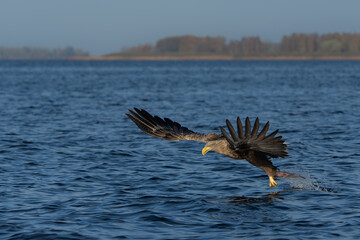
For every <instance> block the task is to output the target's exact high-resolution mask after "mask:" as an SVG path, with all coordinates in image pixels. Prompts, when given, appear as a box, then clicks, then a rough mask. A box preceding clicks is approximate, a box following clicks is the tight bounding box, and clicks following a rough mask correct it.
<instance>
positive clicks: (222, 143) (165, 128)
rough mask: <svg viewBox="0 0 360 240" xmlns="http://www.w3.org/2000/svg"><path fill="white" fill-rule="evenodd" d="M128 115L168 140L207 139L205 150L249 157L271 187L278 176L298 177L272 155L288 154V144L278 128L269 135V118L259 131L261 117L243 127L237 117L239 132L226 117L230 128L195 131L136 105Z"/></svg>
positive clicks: (203, 140) (139, 124)
mask: <svg viewBox="0 0 360 240" xmlns="http://www.w3.org/2000/svg"><path fill="white" fill-rule="evenodd" d="M129 112H130V113H127V114H126V116H128V117H129V118H130V119H131V120H132V121H133V122H134V123H135V124H136V125H137V126H138V127H139V128H140V129H141V130H142V131H143V132H144V133H146V134H148V135H150V136H153V137H158V138H162V139H165V140H168V141H181V140H190V141H198V142H204V143H206V144H205V147H204V148H203V149H202V154H203V155H205V154H206V153H207V152H209V151H214V152H217V153H220V154H222V155H225V156H227V157H230V158H233V159H245V160H246V161H248V162H249V163H250V164H252V165H254V166H255V167H258V168H261V169H262V170H263V171H265V173H266V174H267V175H268V177H269V181H270V184H269V186H270V187H276V186H277V183H276V181H275V177H297V175H294V174H290V173H287V172H281V171H279V169H278V168H277V167H275V166H274V165H273V164H272V162H271V161H270V158H277V157H282V158H283V157H286V156H287V152H286V151H287V145H286V144H285V142H284V141H283V140H281V138H282V137H281V136H276V134H277V133H278V130H276V131H274V132H273V133H271V134H268V135H266V133H267V131H268V130H269V125H270V124H269V122H267V123H266V124H265V126H264V128H263V129H262V130H261V131H260V133H258V131H259V119H258V118H256V120H255V123H254V126H253V128H252V129H251V123H250V119H249V117H247V118H246V120H245V127H244V128H243V125H242V122H241V120H240V118H239V117H238V118H237V121H236V125H237V132H236V131H235V129H234V127H233V126H232V124H231V123H230V121H229V120H226V125H227V128H228V131H229V133H230V135H229V134H228V132H227V131H226V130H225V129H224V128H222V127H220V130H221V133H220V134H216V133H209V134H201V133H197V132H193V131H191V130H189V129H188V128H186V127H183V126H181V125H180V124H179V123H177V122H174V121H172V120H170V119H169V118H164V119H162V118H160V117H158V116H153V115H151V114H150V113H148V112H147V111H145V110H144V109H138V108H134V111H133V110H129Z"/></svg>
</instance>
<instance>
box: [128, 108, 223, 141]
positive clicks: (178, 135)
mask: <svg viewBox="0 0 360 240" xmlns="http://www.w3.org/2000/svg"><path fill="white" fill-rule="evenodd" d="M134 110H135V111H132V110H130V109H129V112H130V114H128V113H127V114H126V116H127V117H128V118H130V120H132V121H133V122H134V123H135V124H136V126H138V128H140V129H141V130H142V131H143V132H144V133H146V134H148V135H150V136H153V137H158V138H162V139H165V140H168V141H181V140H192V141H200V142H207V141H208V140H209V139H214V138H217V137H219V136H218V135H217V134H214V133H210V134H206V135H205V134H200V133H196V132H193V131H191V130H189V129H188V128H187V127H183V126H181V125H180V124H179V123H177V122H174V121H172V120H171V119H169V118H164V119H162V118H160V117H158V116H152V115H151V114H150V113H148V112H147V111H145V110H144V109H138V108H134Z"/></svg>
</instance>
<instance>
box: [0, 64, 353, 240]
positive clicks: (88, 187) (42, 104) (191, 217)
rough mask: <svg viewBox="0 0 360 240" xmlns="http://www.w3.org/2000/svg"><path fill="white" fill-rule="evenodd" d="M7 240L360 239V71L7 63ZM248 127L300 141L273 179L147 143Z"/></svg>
mask: <svg viewBox="0 0 360 240" xmlns="http://www.w3.org/2000/svg"><path fill="white" fill-rule="evenodd" d="M0 107H1V108H0V238H1V239H220V238H221V239H329V238H334V239H359V238H360V151H359V150H360V139H359V133H360V62H357V61H163V62H162V61H160V62H156V61H154V62H146V61H145V62H141V61H128V62H127V61H114V62H111V61H109V62H95V61H94V62H85V61H79V62H77V61H24V62H22V61H0ZM132 107H139V108H144V109H146V110H148V111H149V112H150V113H152V114H156V115H159V116H162V117H169V118H171V119H172V120H174V121H177V122H180V123H181V124H182V125H184V126H186V127H188V128H189V129H192V130H194V131H198V132H201V133H208V132H217V133H218V132H219V126H224V125H225V119H230V120H231V121H232V122H234V121H235V119H236V117H237V116H240V117H241V118H245V117H246V116H249V117H250V118H251V120H252V121H254V120H255V118H256V117H259V118H260V123H261V125H264V123H266V121H270V123H271V124H270V131H272V130H276V129H277V128H279V129H280V135H282V136H283V137H284V138H285V139H286V141H287V142H288V143H289V144H290V149H289V157H287V158H284V159H274V161H273V162H274V164H275V165H276V166H278V167H279V168H280V169H281V170H286V171H290V172H293V173H298V174H301V175H303V176H304V179H290V180H284V179H279V180H277V182H278V184H279V185H278V187H277V188H270V187H269V186H268V184H269V182H268V178H267V176H266V175H265V173H264V172H263V171H261V170H260V169H258V168H255V167H253V166H252V165H250V164H248V163H247V162H246V161H240V160H233V159H229V158H226V157H224V156H221V155H218V154H216V153H208V154H207V155H205V156H202V154H201V149H202V148H203V146H204V144H203V143H198V142H186V141H182V142H168V141H165V140H162V139H157V138H153V137H150V136H148V135H145V134H144V133H142V132H141V131H140V130H139V129H138V128H137V127H136V126H135V124H133V123H132V122H131V121H130V120H129V119H128V118H127V117H126V116H125V113H126V112H127V109H129V108H132Z"/></svg>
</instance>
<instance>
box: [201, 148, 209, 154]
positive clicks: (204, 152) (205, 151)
mask: <svg viewBox="0 0 360 240" xmlns="http://www.w3.org/2000/svg"><path fill="white" fill-rule="evenodd" d="M210 150H211V148H210V147H204V148H203V149H202V151H201V152H202V154H203V155H205V154H206V153H207V152H208V151H210Z"/></svg>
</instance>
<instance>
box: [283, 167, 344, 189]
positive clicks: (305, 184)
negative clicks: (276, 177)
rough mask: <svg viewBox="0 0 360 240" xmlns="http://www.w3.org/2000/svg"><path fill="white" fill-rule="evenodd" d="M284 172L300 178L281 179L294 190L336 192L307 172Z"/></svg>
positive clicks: (291, 170) (297, 170) (296, 170)
mask: <svg viewBox="0 0 360 240" xmlns="http://www.w3.org/2000/svg"><path fill="white" fill-rule="evenodd" d="M286 172H288V173H291V174H296V175H300V176H302V177H295V178H294V177H282V178H281V179H283V180H285V181H286V182H287V183H289V184H290V186H291V187H292V188H294V189H301V190H314V191H321V192H338V190H335V189H334V188H332V187H329V186H328V183H326V182H325V181H319V180H317V179H316V178H315V177H313V176H311V174H310V173H309V171H306V170H299V169H288V170H286Z"/></svg>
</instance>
